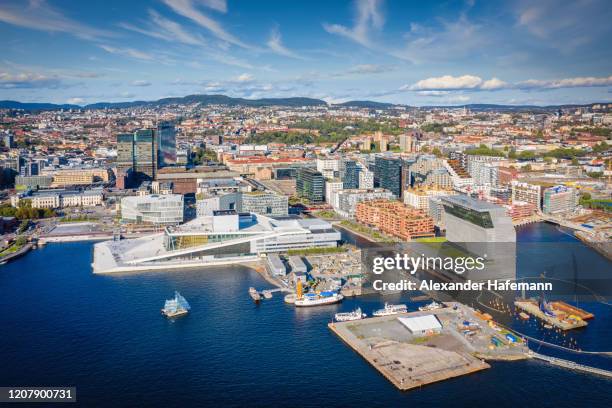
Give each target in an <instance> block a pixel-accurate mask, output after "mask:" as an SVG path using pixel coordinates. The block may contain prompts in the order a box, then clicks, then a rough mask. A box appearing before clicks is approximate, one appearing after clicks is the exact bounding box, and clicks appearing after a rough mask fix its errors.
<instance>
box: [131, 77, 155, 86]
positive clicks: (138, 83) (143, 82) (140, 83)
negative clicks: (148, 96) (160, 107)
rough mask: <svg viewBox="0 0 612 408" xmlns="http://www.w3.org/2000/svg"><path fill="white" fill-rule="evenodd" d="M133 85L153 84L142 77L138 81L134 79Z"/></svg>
mask: <svg viewBox="0 0 612 408" xmlns="http://www.w3.org/2000/svg"><path fill="white" fill-rule="evenodd" d="M131 84H132V85H133V86H151V82H149V81H145V80H144V79H140V80H137V81H132V83H131Z"/></svg>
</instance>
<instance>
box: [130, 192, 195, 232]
mask: <svg viewBox="0 0 612 408" xmlns="http://www.w3.org/2000/svg"><path fill="white" fill-rule="evenodd" d="M183 211H184V203H183V196H182V195H181V194H168V195H157V194H152V195H145V196H130V197H123V198H122V199H121V221H123V222H130V223H136V224H141V223H147V224H153V225H176V224H180V223H181V222H183V214H184V212H183Z"/></svg>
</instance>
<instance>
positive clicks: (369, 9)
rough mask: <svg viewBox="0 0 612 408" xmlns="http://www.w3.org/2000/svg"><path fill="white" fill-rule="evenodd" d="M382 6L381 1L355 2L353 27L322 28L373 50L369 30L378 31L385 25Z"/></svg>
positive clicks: (335, 25)
mask: <svg viewBox="0 0 612 408" xmlns="http://www.w3.org/2000/svg"><path fill="white" fill-rule="evenodd" d="M382 4H383V1H382V0H355V9H356V17H355V23H354V25H353V27H346V26H343V25H340V24H328V23H324V24H323V28H324V29H325V31H327V32H328V33H330V34H337V35H340V36H343V37H346V38H348V39H350V40H352V41H355V42H356V43H358V44H361V45H363V46H364V47H367V48H373V47H374V44H373V41H372V40H371V38H370V34H371V30H372V29H380V28H382V26H383V25H384V23H385V17H384V15H383V12H382Z"/></svg>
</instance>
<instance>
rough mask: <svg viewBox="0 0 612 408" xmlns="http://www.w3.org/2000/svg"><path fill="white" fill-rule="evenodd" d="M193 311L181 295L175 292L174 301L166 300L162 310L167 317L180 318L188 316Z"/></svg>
mask: <svg viewBox="0 0 612 408" xmlns="http://www.w3.org/2000/svg"><path fill="white" fill-rule="evenodd" d="M189 310H191V306H189V303H188V302H187V300H186V299H185V298H184V297H183V296H181V294H180V293H178V292H174V299H168V300H166V303H164V308H163V309H162V310H161V312H162V314H163V315H164V316H166V317H179V316H183V315H186V314H187V313H189Z"/></svg>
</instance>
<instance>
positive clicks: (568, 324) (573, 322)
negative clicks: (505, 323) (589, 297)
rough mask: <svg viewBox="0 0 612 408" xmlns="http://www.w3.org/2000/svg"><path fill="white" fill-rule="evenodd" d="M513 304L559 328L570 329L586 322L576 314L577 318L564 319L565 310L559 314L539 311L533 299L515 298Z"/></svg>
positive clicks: (584, 324)
mask: <svg viewBox="0 0 612 408" xmlns="http://www.w3.org/2000/svg"><path fill="white" fill-rule="evenodd" d="M514 306H516V307H517V308H518V309H520V310H522V311H524V312H527V313H529V314H530V315H532V316H535V317H537V318H538V319H540V320H543V321H545V322H546V323H548V324H550V325H552V326H554V327H557V328H559V329H561V330H572V329H576V328H578V327H584V326H586V325H587V322H585V321H584V320H582V319H580V318H579V317H578V316H576V317H578V318H577V319H566V318H565V315H566V313H565V312H559V314H558V315H556V316H549V315H547V314H545V313H544V312H543V311H541V310H540V307H539V306H538V304H537V303H536V302H533V301H529V300H517V301H515V302H514ZM568 306H569V305H568ZM585 313H586V312H585Z"/></svg>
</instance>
